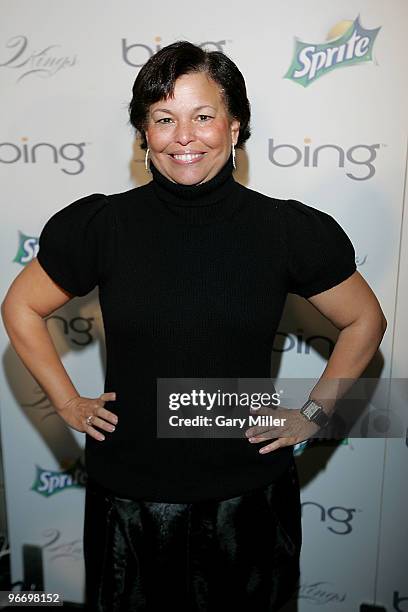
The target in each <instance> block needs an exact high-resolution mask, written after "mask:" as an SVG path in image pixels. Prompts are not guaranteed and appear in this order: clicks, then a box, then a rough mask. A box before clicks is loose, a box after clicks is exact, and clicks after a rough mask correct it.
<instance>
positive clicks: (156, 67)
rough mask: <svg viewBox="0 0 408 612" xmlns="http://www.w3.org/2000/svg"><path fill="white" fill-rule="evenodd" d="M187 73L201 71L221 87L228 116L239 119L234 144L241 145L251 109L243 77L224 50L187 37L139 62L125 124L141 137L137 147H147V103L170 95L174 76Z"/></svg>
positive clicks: (248, 131) (248, 132) (244, 138)
mask: <svg viewBox="0 0 408 612" xmlns="http://www.w3.org/2000/svg"><path fill="white" fill-rule="evenodd" d="M191 72H205V73H206V74H208V76H209V77H210V78H212V79H213V80H214V81H215V82H216V83H218V85H219V86H220V87H221V91H222V95H223V98H224V102H225V106H226V108H227V110H228V113H229V115H230V117H232V118H233V119H237V120H238V121H239V122H240V129H239V136H238V141H237V144H236V146H237V147H241V148H243V145H244V143H245V142H246V141H247V140H248V138H249V137H250V135H251V131H250V126H249V122H250V118H251V108H250V103H249V100H248V98H247V92H246V86H245V80H244V77H243V76H242V74H241V72H240V71H239V69H238V67H237V66H236V65H235V64H234V62H233V61H232V60H231V59H230V58H229V57H228V56H227V55H225V53H222V52H221V51H205V50H204V49H202V48H201V47H198V46H197V45H194V44H192V43H191V42H188V41H187V40H179V41H177V42H174V43H172V44H171V45H167V46H166V47H163V48H162V49H160V50H159V51H157V53H155V54H154V55H153V56H152V57H151V58H150V59H149V60H148V61H147V62H146V64H144V65H143V67H142V68H141V70H140V72H139V74H138V75H137V77H136V80H135V82H134V84H133V89H132V91H133V97H132V100H131V102H130V104H129V107H128V110H129V117H130V120H129V123H130V124H131V125H132V126H133V127H134V128H135V130H136V132H138V133H139V134H140V136H141V140H142V142H141V148H142V149H146V148H147V141H146V135H145V125H146V120H147V116H148V112H149V107H150V105H151V104H154V103H155V102H158V101H159V100H162V99H164V98H167V97H171V96H172V95H173V92H174V85H175V82H176V79H177V78H178V77H180V76H182V75H183V74H189V73H191Z"/></svg>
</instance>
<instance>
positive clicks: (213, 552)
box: [84, 460, 302, 612]
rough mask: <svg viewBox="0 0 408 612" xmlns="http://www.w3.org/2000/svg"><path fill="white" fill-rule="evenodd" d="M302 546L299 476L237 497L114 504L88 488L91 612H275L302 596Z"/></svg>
mask: <svg viewBox="0 0 408 612" xmlns="http://www.w3.org/2000/svg"><path fill="white" fill-rule="evenodd" d="M301 542H302V528H301V510H300V491H299V481H298V474H297V468H296V464H295V462H294V460H292V461H291V463H290V465H289V467H288V469H287V470H286V471H285V473H284V474H283V475H282V476H281V477H280V478H279V479H278V480H277V481H276V482H272V483H270V484H268V485H267V486H266V487H262V488H258V489H254V490H252V491H249V492H246V493H244V494H242V495H239V496H237V497H232V498H229V499H224V500H221V501H220V500H217V501H214V500H208V501H200V502H194V503H181V504H178V503H164V502H151V501H149V502H147V501H140V500H139V501H135V500H128V499H124V498H119V497H115V496H114V495H113V494H110V493H109V492H107V491H106V490H105V489H101V488H100V487H99V486H98V485H97V484H95V483H93V482H91V481H89V482H88V484H87V487H86V500H85V522H84V557H85V574H86V600H87V608H86V609H87V610H88V612H133V611H139V610H140V611H149V612H150V611H151V612H156V611H157V610H161V609H162V610H169V609H173V608H174V609H175V610H178V612H180V611H183V612H218V611H219V612H221V610H222V611H225V610H228V609H229V610H230V609H234V607H235V610H239V611H241V610H242V611H244V610H248V612H275V611H277V610H279V609H280V608H281V606H282V605H283V604H284V603H285V602H287V601H288V600H289V599H290V598H291V597H292V596H295V590H296V587H297V582H298V578H299V556H300V549H301Z"/></svg>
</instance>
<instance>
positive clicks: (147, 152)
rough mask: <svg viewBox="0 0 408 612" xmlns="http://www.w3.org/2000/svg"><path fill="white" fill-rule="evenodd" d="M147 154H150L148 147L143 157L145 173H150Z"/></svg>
mask: <svg viewBox="0 0 408 612" xmlns="http://www.w3.org/2000/svg"><path fill="white" fill-rule="evenodd" d="M149 152H150V149H149V147H147V149H146V155H145V168H146V171H147V172H150V167H149V163H148V160H149Z"/></svg>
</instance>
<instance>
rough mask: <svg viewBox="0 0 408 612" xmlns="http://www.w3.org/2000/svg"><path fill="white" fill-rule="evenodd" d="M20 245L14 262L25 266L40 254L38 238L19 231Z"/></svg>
mask: <svg viewBox="0 0 408 612" xmlns="http://www.w3.org/2000/svg"><path fill="white" fill-rule="evenodd" d="M18 234H19V240H18V242H19V245H18V249H17V253H16V256H15V257H14V259H13V261H16V262H17V263H19V264H21V265H22V266H25V265H26V264H28V263H29V262H30V261H31V260H32V259H34V257H36V256H37V253H38V238H37V237H35V236H27V234H23V232H21V231H20V230H19V232H18Z"/></svg>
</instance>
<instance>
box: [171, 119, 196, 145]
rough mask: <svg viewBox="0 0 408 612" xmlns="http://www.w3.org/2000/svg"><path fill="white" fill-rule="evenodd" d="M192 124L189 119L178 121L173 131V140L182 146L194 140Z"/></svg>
mask: <svg viewBox="0 0 408 612" xmlns="http://www.w3.org/2000/svg"><path fill="white" fill-rule="evenodd" d="M194 138H195V136H194V126H193V125H191V121H189V120H185V121H179V122H178V124H177V129H176V133H175V140H176V142H178V143H179V144H181V145H183V146H184V147H185V146H186V145H188V144H189V143H190V142H193V141H194Z"/></svg>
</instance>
